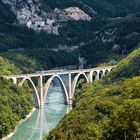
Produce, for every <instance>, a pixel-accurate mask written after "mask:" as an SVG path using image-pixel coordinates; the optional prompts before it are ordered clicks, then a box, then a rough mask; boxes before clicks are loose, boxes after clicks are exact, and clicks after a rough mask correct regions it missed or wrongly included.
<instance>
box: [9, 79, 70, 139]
mask: <svg viewBox="0 0 140 140" xmlns="http://www.w3.org/2000/svg"><path fill="white" fill-rule="evenodd" d="M70 110H71V107H69V106H68V105H65V104H64V94H63V90H62V88H61V86H60V84H59V83H58V82H56V81H55V82H54V83H53V86H52V87H50V88H49V92H48V94H47V97H46V101H45V107H44V108H43V109H37V110H36V111H35V112H34V113H33V114H32V116H31V118H29V119H28V120H27V121H25V122H24V123H22V124H21V125H20V126H19V127H18V129H17V131H16V133H15V135H14V136H13V137H12V138H10V140H42V138H43V137H44V136H46V135H47V134H48V132H49V131H50V130H51V129H52V128H54V127H55V126H56V125H57V123H58V122H59V121H60V120H61V118H62V117H63V116H64V115H65V114H66V113H68V112H69V111H70Z"/></svg>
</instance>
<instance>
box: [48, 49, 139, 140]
mask: <svg viewBox="0 0 140 140" xmlns="http://www.w3.org/2000/svg"><path fill="white" fill-rule="evenodd" d="M139 55H140V50H139V49H137V50H136V51H134V52H133V53H131V54H130V55H129V56H128V57H127V58H125V59H124V60H122V61H121V62H120V63H119V64H118V66H117V68H115V69H114V70H113V71H112V73H111V74H110V75H108V77H110V79H111V80H112V79H113V80H114V79H116V78H117V79H118V77H119V74H120V78H122V77H125V78H128V79H126V80H122V81H121V80H120V81H118V82H117V83H112V84H106V82H105V80H106V79H104V80H103V81H101V82H98V81H97V82H94V83H90V84H86V85H84V86H83V87H82V89H81V90H80V91H79V93H78V98H77V106H76V108H75V109H73V110H72V112H71V113H69V114H68V115H66V116H65V117H64V118H63V119H62V121H61V122H60V123H59V124H58V126H57V127H56V128H55V129H54V130H52V131H51V132H50V134H49V136H48V137H47V138H46V139H47V140H52V139H53V140H55V139H57V140H62V139H63V140H78V139H79V140H84V139H88V140H107V139H109V140H122V139H124V137H126V138H127V139H130V140H131V139H133V138H134V137H140V118H139V115H140V108H139V107H140V90H139V89H140V77H139V76H138V77H133V76H137V75H139V69H140V66H139V62H140V57H139ZM136 60H137V61H136ZM128 65H129V68H128ZM122 69H123V73H122ZM129 70H130V71H129ZM132 71H133V72H132ZM133 73H135V74H133ZM116 74H118V75H116ZM121 74H122V75H123V76H121ZM126 75H127V76H126ZM132 77H133V78H132ZM131 78H132V79H131ZM110 79H108V80H110ZM110 82H111V81H110ZM134 114H136V115H134Z"/></svg>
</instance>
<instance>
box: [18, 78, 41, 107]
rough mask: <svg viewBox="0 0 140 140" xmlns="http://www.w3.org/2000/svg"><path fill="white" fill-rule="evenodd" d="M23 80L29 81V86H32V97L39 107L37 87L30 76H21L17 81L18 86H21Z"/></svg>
mask: <svg viewBox="0 0 140 140" xmlns="http://www.w3.org/2000/svg"><path fill="white" fill-rule="evenodd" d="M25 81H29V82H30V84H31V87H32V90H33V92H34V97H35V102H36V106H37V107H39V106H40V98H39V95H38V91H37V88H36V86H35V84H34V82H33V81H32V80H31V78H27V77H25V78H23V79H22V80H21V81H20V82H19V84H18V85H19V86H22V85H23V84H24V82H25Z"/></svg>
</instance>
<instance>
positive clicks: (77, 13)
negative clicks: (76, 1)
mask: <svg viewBox="0 0 140 140" xmlns="http://www.w3.org/2000/svg"><path fill="white" fill-rule="evenodd" d="M2 2H3V3H5V4H7V5H9V6H10V7H11V10H12V11H13V12H14V14H15V15H16V17H17V20H18V22H19V24H21V25H26V26H27V27H28V28H31V29H34V30H36V31H40V30H44V31H46V32H47V33H49V34H56V35H58V34H59V32H58V28H59V26H60V25H61V22H66V21H68V20H76V21H77V20H87V21H90V20H91V17H90V16H88V15H87V14H86V13H85V12H84V11H82V10H80V9H79V8H78V7H70V8H67V9H58V8H55V10H52V11H51V12H50V13H49V12H46V11H45V10H42V6H41V2H40V0H2Z"/></svg>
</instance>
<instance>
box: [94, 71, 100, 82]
mask: <svg viewBox="0 0 140 140" xmlns="http://www.w3.org/2000/svg"><path fill="white" fill-rule="evenodd" d="M95 72H96V73H97V74H96V76H95V80H99V79H100V70H96V71H95Z"/></svg>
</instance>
